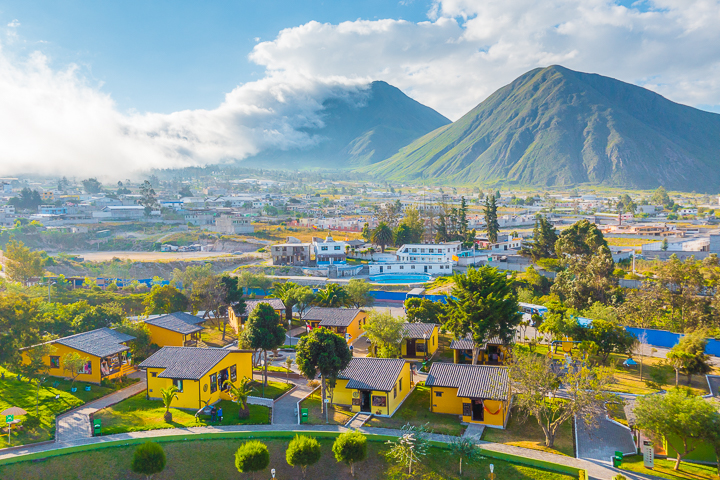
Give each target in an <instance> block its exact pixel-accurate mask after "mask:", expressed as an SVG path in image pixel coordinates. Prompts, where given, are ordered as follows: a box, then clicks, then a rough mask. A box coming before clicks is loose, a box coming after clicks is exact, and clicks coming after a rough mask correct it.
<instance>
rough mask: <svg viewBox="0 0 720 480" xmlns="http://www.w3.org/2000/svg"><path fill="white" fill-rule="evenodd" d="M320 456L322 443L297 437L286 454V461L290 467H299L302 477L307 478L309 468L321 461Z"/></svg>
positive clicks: (304, 437) (308, 438)
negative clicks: (306, 473)
mask: <svg viewBox="0 0 720 480" xmlns="http://www.w3.org/2000/svg"><path fill="white" fill-rule="evenodd" d="M320 455H321V452H320V442H318V441H317V440H316V439H314V438H312V437H306V436H304V435H303V436H301V435H295V438H293V439H292V440H291V441H290V445H288V449H287V451H286V452H285V459H286V460H287V463H288V465H290V466H292V467H295V466H299V467H300V470H301V471H302V477H303V478H305V472H306V470H307V467H308V466H309V465H314V464H316V463H317V462H318V461H319V460H320Z"/></svg>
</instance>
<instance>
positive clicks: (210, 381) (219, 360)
mask: <svg viewBox="0 0 720 480" xmlns="http://www.w3.org/2000/svg"><path fill="white" fill-rule="evenodd" d="M140 368H144V369H145V376H146V378H147V396H148V398H150V399H152V400H159V399H161V393H160V390H162V389H163V388H168V387H170V386H171V385H175V386H176V387H177V388H178V390H179V392H178V394H177V396H178V398H177V399H176V400H175V401H173V404H172V405H173V407H175V408H187V409H192V410H199V409H200V408H202V407H204V406H206V405H211V404H213V403H216V402H218V401H219V400H232V398H231V397H230V396H229V395H228V393H227V387H226V386H225V382H226V381H229V382H230V383H233V384H237V382H239V380H240V379H241V378H243V377H247V378H252V351H250V350H237V349H225V348H194V347H163V348H161V349H160V350H158V351H157V352H155V353H154V354H152V355H151V356H150V357H149V358H148V359H147V360H145V361H144V362H142V363H141V364H140Z"/></svg>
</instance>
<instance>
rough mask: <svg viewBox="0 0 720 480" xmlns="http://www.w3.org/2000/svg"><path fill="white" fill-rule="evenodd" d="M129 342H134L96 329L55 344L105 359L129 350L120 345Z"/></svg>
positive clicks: (114, 333)
mask: <svg viewBox="0 0 720 480" xmlns="http://www.w3.org/2000/svg"><path fill="white" fill-rule="evenodd" d="M130 340H135V337H131V336H130V335H125V334H124V333H120V332H117V331H115V330H112V329H110V328H98V329H97V330H91V331H89V332H83V333H78V334H76V335H71V336H69V337H65V338H61V339H59V340H55V343H59V344H60V345H66V346H68V347H71V348H74V349H75V350H79V351H81V352H85V353H89V354H90V355H94V356H96V357H107V356H110V355H114V354H116V353H120V352H124V351H125V350H130V347H128V346H126V345H123V344H122V343H123V342H129V341H130Z"/></svg>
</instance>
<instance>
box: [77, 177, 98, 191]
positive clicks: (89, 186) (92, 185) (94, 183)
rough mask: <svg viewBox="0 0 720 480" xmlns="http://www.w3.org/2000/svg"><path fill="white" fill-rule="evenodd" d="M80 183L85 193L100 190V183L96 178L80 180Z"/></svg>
mask: <svg viewBox="0 0 720 480" xmlns="http://www.w3.org/2000/svg"><path fill="white" fill-rule="evenodd" d="M81 183H82V186H83V189H84V190H85V191H86V192H87V193H100V192H101V191H102V183H100V182H99V181H98V179H97V178H87V179H85V180H82V181H81Z"/></svg>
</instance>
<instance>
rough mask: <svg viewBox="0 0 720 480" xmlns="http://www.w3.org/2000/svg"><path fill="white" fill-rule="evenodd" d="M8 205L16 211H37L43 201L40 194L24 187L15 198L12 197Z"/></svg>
mask: <svg viewBox="0 0 720 480" xmlns="http://www.w3.org/2000/svg"><path fill="white" fill-rule="evenodd" d="M8 203H10V205H12V206H14V207H15V208H16V209H18V210H37V207H38V206H39V205H42V203H43V201H42V197H41V196H40V192H38V191H37V190H31V189H29V188H28V187H25V188H23V189H22V190H20V193H19V194H18V196H17V197H12V198H11V199H10V201H9V202H8Z"/></svg>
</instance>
